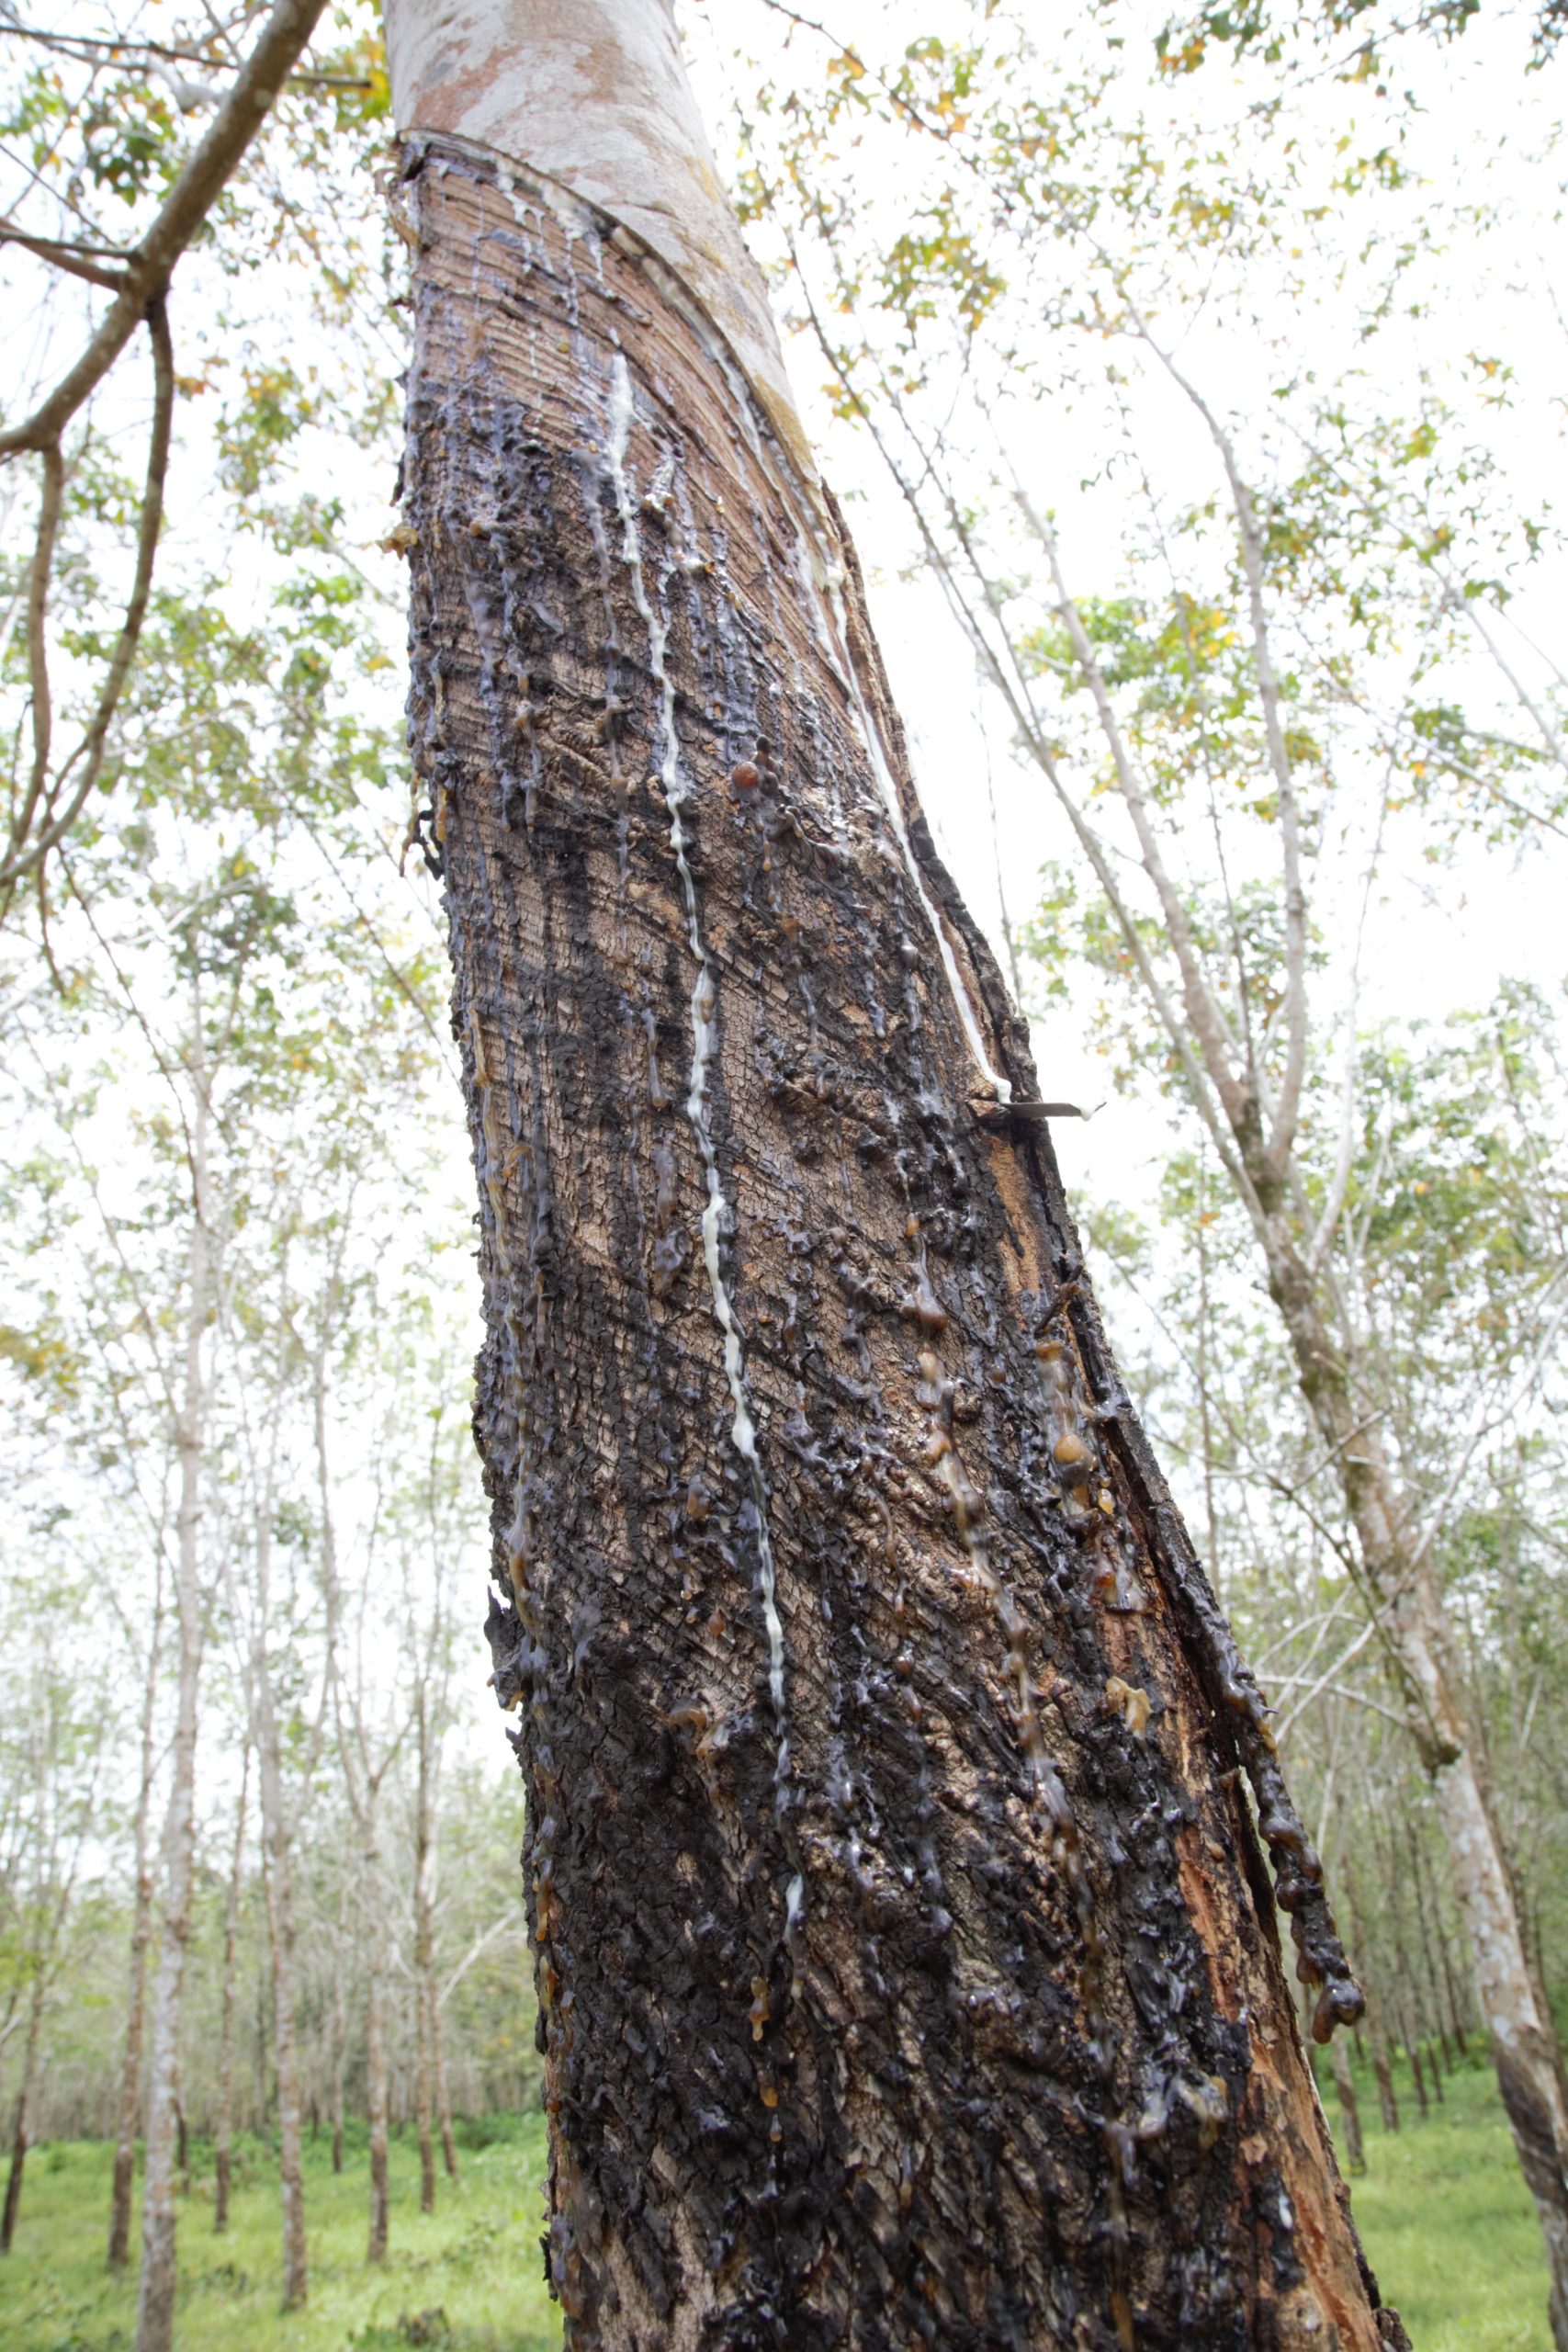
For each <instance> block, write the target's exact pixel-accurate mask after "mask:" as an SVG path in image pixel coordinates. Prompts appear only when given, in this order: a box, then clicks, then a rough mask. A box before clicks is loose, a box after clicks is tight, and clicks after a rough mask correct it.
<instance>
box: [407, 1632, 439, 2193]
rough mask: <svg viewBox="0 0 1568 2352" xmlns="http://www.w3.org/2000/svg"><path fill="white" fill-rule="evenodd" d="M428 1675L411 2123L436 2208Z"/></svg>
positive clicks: (425, 2189) (419, 1809)
mask: <svg viewBox="0 0 1568 2352" xmlns="http://www.w3.org/2000/svg"><path fill="white" fill-rule="evenodd" d="M430 1679H431V1678H430V1677H429V1675H428V1673H427V1674H426V1677H425V1679H424V1680H423V1683H422V1686H421V1689H420V1693H419V1699H418V1702H417V1718H416V1720H417V1725H418V1733H419V1770H418V1777H417V1794H416V1798H415V1812H414V1867H413V1981H414V2099H413V2108H414V2123H415V2128H416V2130H417V2131H418V2134H419V2210H420V2211H421V2212H422V2213H434V2211H435V2143H434V2111H435V2079H436V2064H437V2041H438V2037H439V2034H440V2023H439V2020H438V2018H437V2017H436V2014H435V1877H436V1834H435V1776H436V1766H437V1757H436V1742H437V1737H438V1733H437V1726H436V1723H435V1718H434V1707H433V1705H432V1694H431V1690H430Z"/></svg>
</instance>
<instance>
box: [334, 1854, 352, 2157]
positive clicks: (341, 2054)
mask: <svg viewBox="0 0 1568 2352" xmlns="http://www.w3.org/2000/svg"><path fill="white" fill-rule="evenodd" d="M347 1944H348V1871H347V1870H346V1869H344V1871H343V1874H342V1878H341V1880H340V1883H339V1886H338V1905H337V1934H336V1936H335V1937H334V1939H333V2018H332V2081H331V2098H332V2125H333V2172H334V2173H341V2172H342V2170H343V2078H344V2069H345V2067H346V2066H347V2064H348V2014H347V2007H346V2004H345V2001H344V1984H343V1973H344V1960H345V1958H346V1952H347Z"/></svg>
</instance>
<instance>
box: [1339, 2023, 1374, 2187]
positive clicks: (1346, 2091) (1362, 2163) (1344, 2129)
mask: <svg viewBox="0 0 1568 2352" xmlns="http://www.w3.org/2000/svg"><path fill="white" fill-rule="evenodd" d="M1330 2057H1331V2059H1332V2062H1333V2068H1334V2096H1335V2098H1336V2099H1337V2102H1338V2106H1339V2129H1340V2132H1341V2134H1342V2136H1343V2138H1344V2142H1345V2161H1346V2163H1347V2165H1348V2166H1349V2168H1350V2170H1351V2172H1352V2173H1363V2172H1365V2171H1366V2169H1367V2152H1366V2149H1365V2148H1364V2146H1363V2145H1362V2143H1361V2110H1360V2108H1359V2105H1358V2104H1357V2099H1356V2078H1355V2076H1354V2075H1352V2074H1351V2072H1350V2053H1349V2052H1348V2050H1347V2049H1346V2047H1345V2043H1344V2041H1343V2039H1337V2040H1336V2041H1335V2042H1334V2045H1333V2048H1332V2050H1331V2052H1330Z"/></svg>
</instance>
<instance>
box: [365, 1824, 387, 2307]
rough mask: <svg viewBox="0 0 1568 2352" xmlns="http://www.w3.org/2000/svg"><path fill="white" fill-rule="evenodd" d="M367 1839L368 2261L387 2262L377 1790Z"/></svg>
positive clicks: (383, 1986) (382, 1949)
mask: <svg viewBox="0 0 1568 2352" xmlns="http://www.w3.org/2000/svg"><path fill="white" fill-rule="evenodd" d="M362 1831H363V1836H364V1865H365V1905H366V1915H367V1918H368V1920H369V1921H370V1923H371V1933H370V1935H369V1938H368V1940H367V1946H366V1963H367V1986H366V1995H365V2108H366V2120H367V2125H368V2136H369V2142H370V2242H369V2245H368V2247H367V2253H366V2259H367V2261H368V2262H385V2260H386V2258H387V2226H388V2203H387V2016H386V2001H387V1994H386V1985H387V1969H386V1957H385V1947H384V1943H383V1939H382V1938H381V1936H380V1935H379V1934H378V1933H377V1932H376V1923H377V1922H378V1921H379V1919H380V1917H381V1905H382V1893H381V1849H380V1844H379V1840H378V1826H377V1816H376V1792H375V1791H374V1790H371V1792H369V1800H368V1803H367V1809H366V1814H365V1818H364V1821H363V1823H362Z"/></svg>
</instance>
